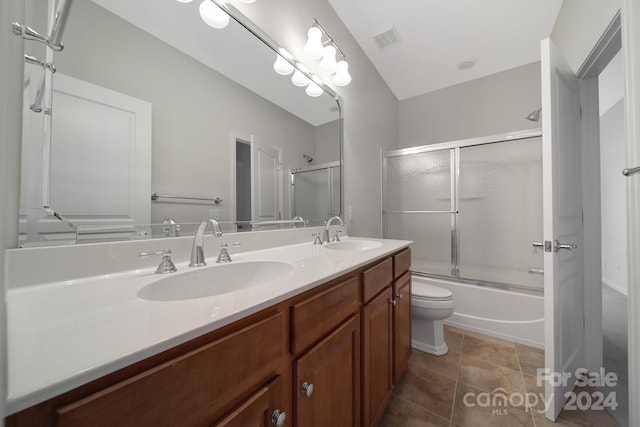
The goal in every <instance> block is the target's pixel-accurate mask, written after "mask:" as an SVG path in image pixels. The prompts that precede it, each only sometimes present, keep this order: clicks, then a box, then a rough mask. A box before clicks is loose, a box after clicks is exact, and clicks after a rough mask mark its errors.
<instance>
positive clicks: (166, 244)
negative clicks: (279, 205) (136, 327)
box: [6, 226, 346, 289]
mask: <svg viewBox="0 0 640 427" xmlns="http://www.w3.org/2000/svg"><path fill="white" fill-rule="evenodd" d="M334 228H337V229H340V227H339V226H332V227H331V233H332V234H333V230H334ZM322 230H323V227H308V228H297V229H290V230H273V231H256V232H246V233H232V234H223V235H222V236H221V237H213V236H211V235H207V236H205V255H206V256H207V259H208V260H210V261H209V262H214V260H215V258H216V256H217V255H218V252H219V248H220V244H221V243H240V246H239V247H236V248H230V249H229V252H230V253H231V254H232V255H233V253H237V252H249V251H256V250H261V249H267V248H272V247H276V246H284V245H292V244H296V243H303V242H309V244H310V245H311V244H312V242H313V236H312V234H314V233H321V232H322ZM344 234H345V235H346V233H344ZM192 245H193V236H186V237H174V238H167V239H151V240H136V241H128V242H113V243H95V244H86V245H75V246H58V247H46V248H23V249H10V250H8V251H7V269H6V286H7V289H16V288H20V287H24V286H37V285H41V284H45V283H52V282H60V281H65V280H74V279H79V278H83V277H91V276H97V275H103V274H114V273H118V272H123V271H130V270H143V269H148V268H155V267H156V266H157V265H158V263H159V262H160V257H159V256H158V257H148V258H140V257H139V254H140V252H156V251H162V250H163V249H171V251H172V252H173V255H172V258H173V260H174V262H176V263H179V262H184V261H187V260H189V257H190V255H191V247H192Z"/></svg>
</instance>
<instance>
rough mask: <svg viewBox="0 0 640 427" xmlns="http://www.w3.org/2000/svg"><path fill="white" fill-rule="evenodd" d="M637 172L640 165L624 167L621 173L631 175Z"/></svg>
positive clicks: (639, 169)
mask: <svg viewBox="0 0 640 427" xmlns="http://www.w3.org/2000/svg"><path fill="white" fill-rule="evenodd" d="M638 172H640V166H636V167H635V168H626V169H625V170H623V171H622V175H624V176H631V175H633V174H635V173H638Z"/></svg>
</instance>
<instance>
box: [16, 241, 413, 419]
mask: <svg viewBox="0 0 640 427" xmlns="http://www.w3.org/2000/svg"><path fill="white" fill-rule="evenodd" d="M349 240H351V241H354V242H355V241H357V240H360V239H356V238H344V239H343V241H349ZM366 240H368V241H376V242H380V243H381V246H379V247H376V248H373V249H368V250H362V251H344V250H331V249H328V248H326V247H324V246H314V245H312V244H311V243H308V242H307V243H301V244H295V245H289V246H281V247H277V248H273V249H266V250H259V251H253V252H244V253H235V254H234V252H236V251H235V250H234V248H231V249H230V253H231V255H232V257H233V261H232V263H241V262H247V261H283V262H287V263H289V264H291V265H293V269H292V270H291V272H290V273H289V274H288V275H286V276H285V277H280V278H278V279H277V280H273V281H270V282H268V283H265V284H264V285H258V286H254V287H251V288H246V289H242V290H237V291H234V292H230V293H226V294H221V295H216V296H211V297H204V298H197V299H187V300H179V301H148V300H145V299H141V298H139V297H138V296H137V293H138V291H139V290H140V289H141V288H142V287H144V286H145V285H148V284H149V283H151V282H153V281H156V280H158V279H159V278H163V277H166V276H165V275H157V274H154V271H155V268H154V269H145V270H135V271H129V272H124V273H118V274H113V275H101V276H95V277H88V278H82V279H76V280H69V281H63V282H56V283H50V284H46V285H40V286H31V287H23V288H18V289H10V290H9V291H8V292H7V318H8V321H7V324H8V365H9V368H8V377H9V381H8V382H9V384H8V388H9V395H8V398H7V408H6V409H7V413H8V414H12V413H15V412H18V411H20V410H22V409H25V408H28V407H30V406H32V405H34V404H36V403H39V402H42V401H44V400H46V399H49V398H51V397H54V396H56V395H58V394H61V393H64V392H66V391H69V390H71V389H73V388H75V387H78V386H80V385H82V384H85V383H88V382H90V381H92V380H94V379H97V378H100V377H102V376H104V375H106V374H108V373H111V372H114V371H116V370H118V369H120V368H123V367H125V366H127V365H130V364H132V363H135V362H138V361H140V360H143V359H145V358H147V357H150V356H153V355H155V354H158V353H160V352H162V351H164V350H167V349H169V348H171V347H174V346H176V345H179V344H182V343H184V342H186V341H189V340H190V339H193V338H195V337H198V336H200V335H203V334H205V333H207V332H210V331H213V330H215V329H217V328H220V327H222V326H224V325H227V324H229V323H232V322H234V321H236V320H238V319H241V318H243V317H246V316H248V315H250V314H253V313H256V312H258V311H260V310H262V309H264V308H267V307H269V306H272V305H274V304H276V303H278V302H280V301H284V300H286V299H288V298H290V297H292V296H294V295H297V294H300V293H302V292H304V291H306V290H309V289H311V288H313V287H315V286H317V285H319V284H321V283H324V282H327V281H328V280H331V279H333V278H336V277H339V276H341V275H343V274H345V273H347V272H349V271H352V270H355V269H357V268H359V267H361V266H363V265H366V264H367V263H369V262H371V261H373V260H375V259H377V258H380V257H383V256H385V255H388V254H391V253H393V252H395V251H397V250H399V249H402V248H404V247H407V246H408V245H409V243H411V242H409V241H404V240H383V239H366ZM211 255H213V257H211V256H210V257H208V258H207V262H208V266H207V267H204V268H215V265H216V264H215V256H216V255H217V254H215V255H214V254H211ZM176 267H177V268H178V272H176V273H172V275H179V274H184V273H188V272H189V271H193V270H194V269H193V268H189V267H188V266H187V263H185V262H181V263H177V264H176Z"/></svg>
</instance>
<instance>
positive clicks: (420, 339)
mask: <svg viewBox="0 0 640 427" xmlns="http://www.w3.org/2000/svg"><path fill="white" fill-rule="evenodd" d="M412 323H413V324H412V328H411V345H412V347H413V348H415V349H418V350H420V351H424V352H425V353H429V354H433V355H434V356H442V355H444V354H447V352H448V351H449V347H447V343H446V342H445V341H444V322H443V321H442V320H441V319H438V320H435V319H424V318H419V317H414V318H413V319H412Z"/></svg>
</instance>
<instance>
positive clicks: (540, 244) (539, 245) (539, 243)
mask: <svg viewBox="0 0 640 427" xmlns="http://www.w3.org/2000/svg"><path fill="white" fill-rule="evenodd" d="M531 246H533V247H534V248H544V243H542V242H533V243H532V244H531Z"/></svg>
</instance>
